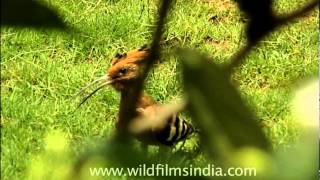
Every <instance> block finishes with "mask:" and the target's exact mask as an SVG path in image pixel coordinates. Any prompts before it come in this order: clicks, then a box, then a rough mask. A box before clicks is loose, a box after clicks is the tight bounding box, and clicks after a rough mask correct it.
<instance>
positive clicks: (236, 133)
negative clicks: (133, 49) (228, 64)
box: [180, 50, 270, 156]
mask: <svg viewBox="0 0 320 180" xmlns="http://www.w3.org/2000/svg"><path fill="white" fill-rule="evenodd" d="M180 55H181V61H182V62H183V63H182V64H183V80H184V89H185V92H186V94H187V98H188V100H189V105H188V108H189V110H190V112H191V116H192V118H193V120H195V121H196V122H197V123H198V125H199V126H200V128H201V131H202V134H201V137H202V140H203V141H204V142H203V143H205V144H206V146H208V145H209V146H208V148H209V149H210V151H213V154H214V155H216V156H228V154H226V152H227V151H228V150H229V151H230V150H231V149H233V148H236V149H239V148H242V147H246V146H251V147H256V148H258V149H261V150H266V151H267V150H269V148H270V145H269V142H268V141H267V138H266V137H265V135H264V133H263V132H262V130H261V128H260V127H259V125H258V121H257V120H256V118H255V116H254V115H253V113H252V112H251V111H250V110H249V108H248V107H247V105H246V104H245V103H244V102H243V100H242V99H241V96H240V94H239V92H238V90H236V88H235V87H234V86H233V85H232V84H231V82H230V79H229V77H230V76H229V75H228V73H227V72H225V70H223V69H222V68H221V67H220V66H218V65H216V64H215V63H213V62H210V59H208V58H206V57H203V56H201V55H199V54H197V53H195V52H194V51H188V50H182V51H181V52H180Z"/></svg>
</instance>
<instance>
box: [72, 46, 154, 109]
mask: <svg viewBox="0 0 320 180" xmlns="http://www.w3.org/2000/svg"><path fill="white" fill-rule="evenodd" d="M149 52H150V49H149V48H147V46H143V47H141V48H139V49H135V50H132V51H129V52H128V53H123V54H117V55H116V56H115V57H114V58H113V59H112V62H111V67H110V68H109V69H108V70H107V73H106V74H105V75H104V76H102V77H100V78H97V79H95V80H94V81H92V82H91V83H89V84H88V85H87V86H85V87H83V88H82V89H81V90H80V91H79V92H78V93H77V94H76V95H79V94H81V93H83V92H84V90H86V89H87V88H89V87H92V86H93V85H96V84H99V86H98V87H97V88H96V89H95V90H94V91H93V92H92V93H90V94H89V95H88V96H87V97H86V98H85V99H84V100H83V101H82V102H81V104H83V103H84V102H85V101H86V100H87V99H89V98H90V97H91V96H92V95H93V94H95V93H96V92H97V91H98V90H100V89H102V88H103V87H105V86H107V85H112V86H113V87H114V88H115V89H116V90H117V91H126V90H128V89H130V88H131V87H132V84H134V83H136V80H137V79H138V78H140V77H141V75H142V72H143V68H144V66H145V64H146V57H147V56H148V55H149ZM81 104H80V105H81Z"/></svg>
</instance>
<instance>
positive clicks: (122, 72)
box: [119, 68, 128, 74]
mask: <svg viewBox="0 0 320 180" xmlns="http://www.w3.org/2000/svg"><path fill="white" fill-rule="evenodd" d="M127 70H128V69H127V68H121V69H120V71H119V73H120V74H125V73H127Z"/></svg>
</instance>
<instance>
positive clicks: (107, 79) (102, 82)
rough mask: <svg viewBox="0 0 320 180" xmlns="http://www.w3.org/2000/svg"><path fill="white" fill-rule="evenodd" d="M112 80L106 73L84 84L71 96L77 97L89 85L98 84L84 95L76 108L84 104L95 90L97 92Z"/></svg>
mask: <svg viewBox="0 0 320 180" xmlns="http://www.w3.org/2000/svg"><path fill="white" fill-rule="evenodd" d="M112 82H113V80H112V79H111V78H110V77H109V76H108V75H104V76H102V77H100V78H98V79H95V80H93V81H92V82H90V83H89V84H87V85H86V86H84V87H83V88H81V89H80V90H79V92H78V93H76V94H75V95H74V96H73V97H77V96H79V95H81V94H83V93H84V91H85V90H86V89H88V88H90V87H92V86H94V85H96V84H99V86H98V87H97V88H96V89H95V90H93V91H92V92H91V93H90V94H89V95H88V96H86V97H85V98H84V99H83V100H82V101H81V103H80V104H79V105H78V107H77V109H78V108H79V107H80V106H81V105H82V104H84V103H85V102H86V101H87V100H88V99H89V98H90V97H91V96H93V95H94V94H95V93H96V92H98V91H99V90H100V89H102V88H103V87H105V86H107V85H109V84H111V83H112Z"/></svg>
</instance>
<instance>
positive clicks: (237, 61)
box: [225, 0, 319, 74]
mask: <svg viewBox="0 0 320 180" xmlns="http://www.w3.org/2000/svg"><path fill="white" fill-rule="evenodd" d="M318 3H319V2H318V1H317V0H313V1H312V2H310V3H308V4H307V5H305V6H304V7H302V8H300V9H298V10H295V11H293V12H291V13H289V14H287V15H278V16H276V17H275V20H276V23H275V24H274V27H273V29H276V28H279V27H280V26H282V25H285V24H288V23H289V22H290V21H292V20H294V19H296V18H300V17H302V16H304V15H305V14H307V13H309V12H310V11H311V10H313V9H314V8H315V7H316V6H317V5H318ZM269 32H270V31H266V33H265V34H263V37H265V36H266V35H267V34H268V33H269ZM261 39H262V38H261ZM256 44H257V42H248V43H247V44H246V45H245V46H243V47H242V48H241V49H240V50H239V51H238V52H236V53H235V54H234V55H233V56H232V57H231V58H230V60H229V61H228V63H227V64H225V68H226V70H227V72H229V73H230V74H232V72H233V70H234V69H235V68H236V67H238V66H239V65H241V64H242V63H243V62H244V60H245V57H246V55H248V54H249V52H250V50H251V49H252V48H253V47H254V46H255V45H256Z"/></svg>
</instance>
